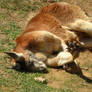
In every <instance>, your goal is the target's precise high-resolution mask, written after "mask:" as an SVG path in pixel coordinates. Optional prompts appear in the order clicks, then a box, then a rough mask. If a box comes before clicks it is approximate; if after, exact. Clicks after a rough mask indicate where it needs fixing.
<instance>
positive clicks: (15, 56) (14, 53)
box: [4, 52, 23, 59]
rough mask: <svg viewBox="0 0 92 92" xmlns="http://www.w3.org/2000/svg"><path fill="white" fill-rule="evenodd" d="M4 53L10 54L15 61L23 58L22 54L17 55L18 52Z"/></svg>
mask: <svg viewBox="0 0 92 92" xmlns="http://www.w3.org/2000/svg"><path fill="white" fill-rule="evenodd" d="M4 53H6V54H8V55H9V56H11V57H12V58H14V59H19V58H20V57H23V54H22V53H16V52H4Z"/></svg>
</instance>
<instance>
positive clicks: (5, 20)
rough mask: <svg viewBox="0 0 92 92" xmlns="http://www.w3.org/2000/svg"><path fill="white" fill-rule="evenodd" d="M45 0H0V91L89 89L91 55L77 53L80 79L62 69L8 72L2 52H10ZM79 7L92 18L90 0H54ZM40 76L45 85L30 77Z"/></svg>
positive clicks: (80, 91)
mask: <svg viewBox="0 0 92 92" xmlns="http://www.w3.org/2000/svg"><path fill="white" fill-rule="evenodd" d="M44 1H46V0H23V1H22V2H20V1H18V0H1V1H0V92H90V91H91V90H92V87H91V86H92V59H91V57H92V52H91V51H89V50H86V51H84V52H81V53H80V55H79V57H78V58H77V62H79V63H80V66H81V67H85V68H88V70H83V69H82V71H83V74H84V76H79V75H78V74H71V73H68V72H66V71H64V70H63V69H51V68H49V73H47V74H41V73H28V72H24V71H16V70H14V69H12V64H11V62H10V57H9V56H7V55H6V54H4V52H5V51H12V49H13V47H14V46H15V39H16V37H18V36H19V35H20V34H21V33H22V32H23V30H24V28H25V26H26V23H27V22H28V20H29V19H30V18H32V17H33V16H34V15H36V14H37V13H38V12H39V10H40V8H41V7H43V6H44V5H47V4H49V3H47V2H44ZM56 1H66V2H68V3H73V4H77V5H79V6H80V7H81V8H82V9H83V10H84V11H85V12H86V14H87V15H88V16H89V17H92V1H91V0H56ZM39 76H43V77H45V78H46V79H47V81H48V83H47V84H44V83H40V82H37V81H35V80H34V77H39Z"/></svg>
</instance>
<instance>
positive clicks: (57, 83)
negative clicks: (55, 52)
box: [45, 50, 92, 92]
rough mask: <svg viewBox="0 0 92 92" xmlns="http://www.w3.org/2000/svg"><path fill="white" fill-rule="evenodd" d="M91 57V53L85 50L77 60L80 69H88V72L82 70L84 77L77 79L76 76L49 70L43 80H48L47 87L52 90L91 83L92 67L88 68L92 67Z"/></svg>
mask: <svg viewBox="0 0 92 92" xmlns="http://www.w3.org/2000/svg"><path fill="white" fill-rule="evenodd" d="M91 57H92V53H91V52H90V51H88V50H86V51H84V52H81V53H80V56H79V57H78V59H77V61H78V62H80V66H81V67H88V70H82V72H83V75H84V76H82V77H79V75H78V74H71V73H69V72H66V71H65V70H62V69H50V71H49V73H48V74H46V75H45V78H46V79H48V86H51V87H53V88H67V87H69V85H71V87H79V86H81V85H82V86H83V85H87V82H86V81H87V80H89V81H92V74H91V73H90V71H92V67H91V66H90V65H92V61H91ZM88 61H89V63H88ZM72 80H73V81H72ZM82 82H84V83H82ZM89 85H90V84H89ZM71 87H70V88H71ZM79 90H80V88H79ZM87 91H88V89H87ZM87 91H85V92H87ZM79 92H80V91H79Z"/></svg>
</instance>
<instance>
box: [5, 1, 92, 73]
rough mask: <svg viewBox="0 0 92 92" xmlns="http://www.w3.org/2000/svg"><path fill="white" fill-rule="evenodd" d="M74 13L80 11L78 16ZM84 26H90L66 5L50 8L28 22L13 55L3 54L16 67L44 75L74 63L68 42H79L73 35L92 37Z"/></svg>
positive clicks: (85, 18) (84, 16) (61, 4)
mask: <svg viewBox="0 0 92 92" xmlns="http://www.w3.org/2000/svg"><path fill="white" fill-rule="evenodd" d="M53 7H54V8H53ZM62 7H63V8H62ZM77 9H79V10H80V11H79V10H78V12H77ZM80 13H81V14H80ZM86 20H87V22H86ZM80 21H82V22H83V23H82V22H80ZM87 23H88V24H90V25H91V23H90V22H89V21H88V18H87V16H86V15H85V14H84V12H83V11H82V10H81V9H80V8H78V7H77V6H76V7H75V6H73V5H70V4H67V3H55V4H52V5H50V6H48V7H44V8H43V9H42V10H41V11H40V12H39V14H37V15H36V16H34V17H33V18H32V19H31V20H30V21H29V22H28V24H27V26H26V28H25V30H24V32H23V33H22V34H21V35H20V36H19V37H18V38H17V39H16V46H15V48H14V52H6V53H7V54H8V55H10V56H11V57H13V62H14V64H15V65H16V66H17V65H18V66H19V67H20V68H26V69H27V70H30V71H37V72H38V71H40V72H41V71H47V66H50V67H56V66H63V65H65V64H67V63H70V62H73V61H74V60H75V58H74V57H73V54H72V53H71V52H69V50H68V48H69V46H68V45H67V43H68V42H71V43H72V42H73V41H76V42H79V40H80V37H79V35H77V34H76V33H75V32H78V33H81V32H84V33H87V34H88V35H89V32H90V34H91V26H89V25H88V26H86V24H87ZM78 24H81V25H82V26H81V27H80V26H78ZM83 25H84V26H85V27H83ZM78 27H79V28H78ZM83 28H84V29H83ZM88 28H89V29H88ZM86 29H87V30H86ZM70 30H73V31H70ZM81 37H82V36H81ZM84 45H85V44H84V43H83V46H84ZM56 52H57V53H58V54H57V55H55V56H54V55H53V53H56ZM37 53H40V56H39V54H38V55H37ZM52 55H53V56H54V57H53V56H52ZM51 56H52V57H51ZM42 57H43V58H44V59H42Z"/></svg>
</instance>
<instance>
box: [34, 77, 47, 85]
mask: <svg viewBox="0 0 92 92" xmlns="http://www.w3.org/2000/svg"><path fill="white" fill-rule="evenodd" d="M34 80H35V81H38V82H41V83H44V84H47V79H45V78H43V77H35V78H34Z"/></svg>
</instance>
